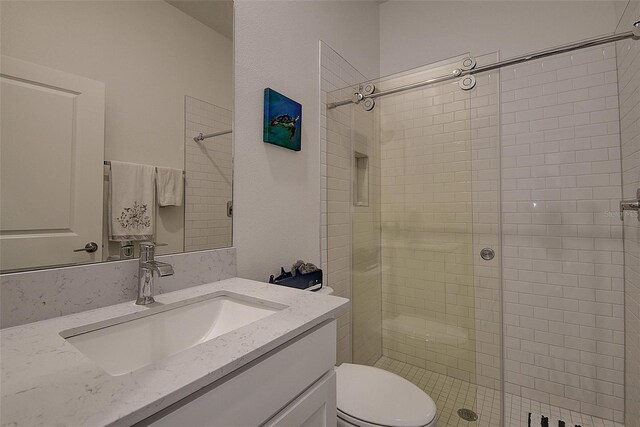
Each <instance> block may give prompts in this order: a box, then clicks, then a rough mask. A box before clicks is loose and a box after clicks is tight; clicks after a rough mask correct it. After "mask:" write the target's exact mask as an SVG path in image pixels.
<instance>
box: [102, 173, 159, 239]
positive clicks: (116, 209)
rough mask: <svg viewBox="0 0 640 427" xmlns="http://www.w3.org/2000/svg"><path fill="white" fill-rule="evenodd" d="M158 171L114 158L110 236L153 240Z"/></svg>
mask: <svg viewBox="0 0 640 427" xmlns="http://www.w3.org/2000/svg"><path fill="white" fill-rule="evenodd" d="M155 172H156V168H155V167H153V166H145V165H136V164H133V163H124V162H116V161H111V172H110V176H109V190H110V191H109V193H110V194H109V240H115V241H122V240H153V231H154V222H155V203H154V202H155V200H154V199H155V188H154V184H155V174H156V173H155Z"/></svg>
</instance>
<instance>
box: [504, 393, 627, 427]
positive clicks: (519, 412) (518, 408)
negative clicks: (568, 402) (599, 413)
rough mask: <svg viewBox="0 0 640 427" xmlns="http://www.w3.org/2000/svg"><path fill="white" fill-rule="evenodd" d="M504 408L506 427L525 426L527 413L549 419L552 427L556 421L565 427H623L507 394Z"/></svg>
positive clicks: (622, 426)
mask: <svg viewBox="0 0 640 427" xmlns="http://www.w3.org/2000/svg"><path fill="white" fill-rule="evenodd" d="M504 408H505V412H506V417H505V418H506V419H507V426H506V427H521V426H526V425H527V418H528V416H529V412H531V413H532V414H537V415H538V416H539V415H540V414H542V415H544V416H546V417H549V425H551V426H554V427H555V426H556V425H557V420H558V419H561V420H563V421H565V422H566V425H567V427H573V426H575V425H581V426H582V427H624V425H623V424H620V423H616V422H613V421H609V420H603V419H601V418H596V417H592V416H590V415H585V414H580V413H579V412H574V411H570V410H568V409H563V408H559V407H557V406H553V405H547V404H546V403H540V402H536V401H535V400H530V399H525V398H522V397H520V396H514V395H512V394H509V393H507V394H505V400H504ZM552 421H555V422H556V424H553V423H552Z"/></svg>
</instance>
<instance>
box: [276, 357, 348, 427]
mask: <svg viewBox="0 0 640 427" xmlns="http://www.w3.org/2000/svg"><path fill="white" fill-rule="evenodd" d="M337 420H338V411H337V410H336V374H335V372H334V370H333V369H331V371H329V372H328V373H327V374H326V375H325V376H324V377H322V378H321V379H320V380H318V381H317V382H316V383H315V384H314V385H312V386H311V387H309V389H308V390H306V391H305V392H304V393H302V395H300V397H298V398H297V399H296V400H294V401H293V402H291V403H290V404H289V406H287V407H286V408H285V409H283V410H282V411H281V412H280V413H278V415H276V416H275V417H273V419H271V420H269V422H267V423H266V424H265V427H335V426H336V424H337Z"/></svg>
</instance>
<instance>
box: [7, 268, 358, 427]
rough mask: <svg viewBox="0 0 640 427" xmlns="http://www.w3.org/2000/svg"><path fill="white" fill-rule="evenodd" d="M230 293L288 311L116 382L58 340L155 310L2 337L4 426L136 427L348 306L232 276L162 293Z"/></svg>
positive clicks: (126, 307)
mask: <svg viewBox="0 0 640 427" xmlns="http://www.w3.org/2000/svg"><path fill="white" fill-rule="evenodd" d="M218 291H228V292H233V293H236V294H241V295H247V296H250V297H252V298H258V299H263V300H266V301H270V302H275V303H279V304H283V305H286V306H287V308H285V309H283V310H281V311H278V312H276V313H274V314H272V315H270V316H268V317H266V318H264V319H262V320H259V321H257V322H254V323H252V324H249V325H246V326H244V327H242V328H239V329H236V330H235V331H232V332H229V333H227V334H224V335H221V336H219V337H217V338H214V339H212V340H210V341H207V342H205V343H202V344H199V345H197V346H195V347H192V348H190V349H187V350H184V351H182V352H180V353H177V354H174V355H172V356H168V357H167V358H165V359H163V360H161V361H160V362H157V363H155V364H152V365H149V366H146V367H143V368H141V369H138V370H136V371H133V372H131V373H128V374H124V375H120V376H111V375H109V374H107V373H106V372H105V371H103V370H102V369H101V368H100V367H98V365H96V364H95V363H94V362H92V361H91V360H89V359H87V358H86V357H85V356H84V355H82V353H80V352H79V351H78V350H77V349H76V348H75V347H73V346H72V345H71V344H69V343H68V342H67V341H66V340H65V339H64V338H62V337H61V336H60V335H59V334H60V332H61V331H64V330H67V329H70V328H75V327H79V326H83V325H87V324H91V323H95V322H99V321H104V320H108V319H111V318H114V317H119V316H123V315H127V314H131V313H136V312H140V311H144V310H148V308H145V307H141V306H137V305H135V304H134V302H133V301H131V302H127V303H123V304H118V305H113V306H110V307H104V308H99V309H96V310H91V311H85V312H82V313H78V314H72V315H69V316H64V317H58V318H55V319H49V320H44V321H41V322H36V323H30V324H27V325H22V326H16V327H13V328H7V329H3V330H1V331H0V368H1V374H0V375H1V376H0V383H1V386H0V387H1V391H0V392H1V396H2V398H1V399H2V400H1V402H0V422H1V424H2V426H52V425H67V426H80V425H82V426H104V425H118V426H119V425H130V424H133V423H136V422H138V421H141V420H143V419H145V418H147V417H148V416H150V415H152V414H154V413H156V412H158V411H159V410H161V409H163V408H165V407H167V406H169V405H171V404H172V403H175V402H177V401H178V400H180V399H182V398H184V397H186V396H188V395H189V394H191V393H193V392H195V391H196V390H198V389H200V388H202V387H204V386H206V385H208V384H210V383H212V382H213V381H216V380H217V379H220V378H222V377H223V376H225V375H227V374H229V373H230V372H233V371H234V370H235V369H237V368H239V367H241V366H243V365H245V364H247V363H248V362H250V361H252V360H254V359H256V358H258V357H260V356H261V355H263V354H265V353H267V352H269V351H271V350H273V349H274V348H276V347H278V346H280V345H282V344H284V343H285V342H287V341H289V340H290V339H292V338H294V337H295V336H297V335H299V334H301V333H302V332H304V331H306V330H308V329H310V328H312V327H314V326H316V325H318V324H320V323H322V322H323V321H325V320H327V319H331V318H335V317H336V316H337V314H338V313H339V312H341V311H342V310H344V309H346V307H347V304H348V300H346V299H344V298H339V297H334V296H329V295H321V294H317V293H314V292H304V291H298V290H292V289H288V288H284V287H281V286H276V285H269V284H266V283H261V282H255V281H251V280H245V279H239V278H233V279H227V280H222V281H220V282H215V283H209V284H205V285H201V286H195V287H192V288H187V289H183V290H180V291H176V292H171V293H166V294H162V295H158V296H157V297H156V301H157V302H159V303H162V304H169V303H173V302H177V301H182V300H186V299H189V298H194V297H198V296H202V295H207V294H210V293H212V292H218Z"/></svg>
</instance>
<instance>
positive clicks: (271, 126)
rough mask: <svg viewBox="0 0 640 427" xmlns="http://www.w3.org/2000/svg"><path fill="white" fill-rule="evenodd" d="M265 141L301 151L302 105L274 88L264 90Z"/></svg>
mask: <svg viewBox="0 0 640 427" xmlns="http://www.w3.org/2000/svg"><path fill="white" fill-rule="evenodd" d="M263 127H264V133H263V141H264V142H267V143H269V144H275V145H279V146H281V147H284V148H288V149H290V150H294V151H300V149H301V141H302V105H301V104H299V103H297V102H295V101H294V100H292V99H290V98H287V97H286V96H284V95H282V94H281V93H278V92H276V91H275V90H273V89H270V88H266V89H265V90H264V125H263Z"/></svg>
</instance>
